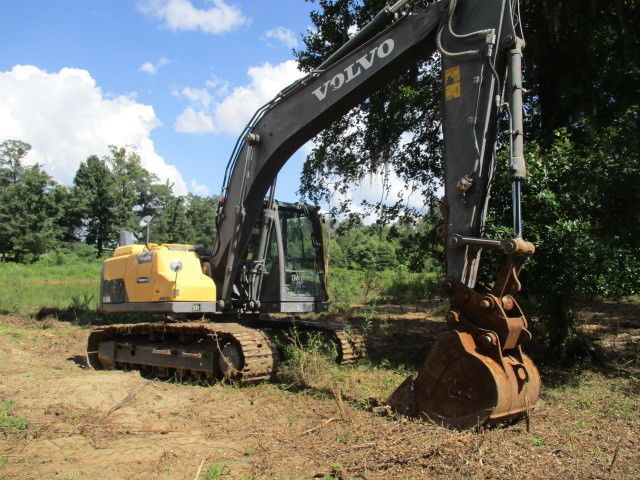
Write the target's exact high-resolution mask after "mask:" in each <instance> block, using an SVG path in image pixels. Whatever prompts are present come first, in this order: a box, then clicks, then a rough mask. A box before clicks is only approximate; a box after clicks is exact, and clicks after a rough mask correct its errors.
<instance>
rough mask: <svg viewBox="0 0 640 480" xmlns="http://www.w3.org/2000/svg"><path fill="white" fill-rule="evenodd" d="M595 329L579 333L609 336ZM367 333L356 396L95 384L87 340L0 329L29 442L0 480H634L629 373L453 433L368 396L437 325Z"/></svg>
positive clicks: (18, 327) (584, 379) (634, 404)
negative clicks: (386, 411)
mask: <svg viewBox="0 0 640 480" xmlns="http://www.w3.org/2000/svg"><path fill="white" fill-rule="evenodd" d="M597 313H598V312H596V314H597ZM609 314H611V312H608V313H607V312H604V313H603V315H605V316H607V315H609ZM637 314H638V312H637V310H636V309H635V307H633V308H631V307H629V308H627V309H624V308H622V307H620V309H618V310H616V315H618V317H619V318H620V320H619V321H618V323H617V325H618V326H617V327H616V328H618V331H617V333H616V335H620V334H621V333H629V331H631V330H634V329H635V328H636V326H638V318H637V316H636V315H637ZM589 318H590V319H591V320H590V321H592V323H589V321H586V322H583V324H585V325H602V322H601V321H598V322H597V323H596V320H598V318H596V319H595V320H594V319H593V317H589ZM589 318H588V319H587V320H589ZM436 320H437V321H436ZM600 320H602V319H600ZM359 321H360V322H361V323H362V322H373V324H374V325H373V328H372V329H371V333H370V343H371V347H372V348H371V352H372V360H371V361H370V363H367V364H366V365H361V366H357V367H340V369H339V370H340V374H341V375H343V376H344V377H345V378H348V379H349V382H350V383H349V384H350V385H351V386H350V387H348V388H347V387H344V389H343V387H341V385H340V384H336V385H334V386H333V389H331V391H330V392H327V391H326V389H322V388H319V387H318V388H316V387H314V385H313V382H310V384H309V385H307V386H305V387H304V388H296V389H293V388H291V387H290V386H289V385H287V384H286V383H284V382H283V381H280V383H278V382H275V383H268V384H261V385H256V386H251V387H243V388H238V387H234V386H230V385H214V386H210V387H202V386H196V385H186V384H178V383H171V382H163V381H156V380H148V379H145V378H142V377H140V375H138V374H137V373H136V372H121V371H93V370H90V369H87V368H86V365H85V363H84V358H83V355H84V349H85V342H86V338H87V334H88V329H81V328H79V327H74V326H70V325H69V324H68V323H63V322H58V321H56V320H54V319H51V318H49V319H45V320H34V319H30V318H23V317H15V316H0V326H1V327H2V328H1V329H0V402H2V401H9V400H10V401H13V402H14V403H15V405H16V407H15V411H14V414H15V415H19V416H24V417H26V418H27V419H28V421H29V424H28V427H27V428H26V429H25V430H22V431H20V432H10V431H4V432H3V431H2V430H1V429H0V478H7V479H67V480H72V479H75V480H80V479H114V480H115V479H149V478H154V479H189V480H196V479H198V478H200V479H202V478H205V474H206V472H207V470H208V468H209V467H210V466H211V465H213V464H215V463H216V462H218V464H224V466H225V474H224V475H223V476H222V477H220V478H225V479H226V478H228V479H244V480H248V479H254V480H257V479H282V480H289V479H291V480H293V479H296V480H297V479H311V478H324V479H342V480H347V479H356V478H360V479H367V480H377V479H380V480H382V479H385V480H388V479H400V480H401V479H412V478H413V479H416V480H417V479H447V480H451V479H463V478H464V479H504V478H509V479H514V480H516V479H629V480H631V479H634V480H637V479H639V478H640V421H639V419H638V410H639V408H640V401H639V399H638V394H639V393H640V381H639V380H638V375H637V373H636V370H633V369H632V368H631V367H629V365H628V361H627V360H624V362H623V363H622V364H621V365H622V366H619V367H617V368H615V369H612V370H611V371H605V372H601V371H597V369H594V368H590V367H591V366H590V365H589V364H588V360H587V363H586V364H582V365H578V366H573V367H571V368H570V369H568V370H562V371H558V370H548V369H547V370H545V369H543V379H544V381H545V383H546V384H547V388H545V390H544V393H543V395H542V397H541V399H540V401H539V403H538V406H537V408H536V410H535V411H534V412H533V413H532V415H531V422H530V426H529V430H527V425H525V423H524V422H522V423H518V424H516V425H511V426H506V427H501V428H493V429H489V430H484V431H482V432H453V431H448V430H444V429H442V428H439V427H437V426H435V425H431V424H427V423H422V422H416V421H409V420H402V419H395V418H392V417H389V416H385V417H381V416H378V415H375V414H374V413H372V412H371V411H369V410H367V408H366V403H367V402H366V396H367V395H370V396H372V397H376V398H377V399H378V400H382V399H384V396H386V395H387V394H388V392H389V390H390V389H392V388H393V385H387V384H386V383H388V381H389V380H388V379H389V378H393V379H394V380H393V381H395V378H399V379H401V378H402V377H401V376H400V375H398V374H394V373H393V372H394V369H395V370H397V369H401V368H402V365H404V366H406V367H408V368H409V369H412V368H415V365H417V363H416V362H419V361H420V359H422V358H424V356H425V355H426V352H427V349H428V344H429V342H430V339H432V338H433V336H434V335H435V332H437V331H438V330H439V328H441V321H440V320H439V319H436V318H435V317H434V316H430V315H428V314H420V313H412V314H407V315H393V314H389V315H383V316H379V317H376V318H373V319H372V318H361V319H360V320H359ZM624 322H627V323H626V324H624V325H626V327H625V326H624V325H623V326H621V325H622V324H623V323H624ZM605 323H606V322H605ZM589 328H590V327H589ZM589 328H586V330H585V331H587V332H588V331H589ZM607 328H608V327H607ZM611 328H613V327H611ZM625 328H626V329H627V330H626V331H622V330H624V329H625ZM591 330H594V329H593V328H591ZM595 330H597V328H596V329H595ZM595 330H594V331H593V332H591V333H592V334H594V335H595V334H596V333H597V332H595ZM594 332H595V333H594ZM607 333H608V334H611V335H613V333H612V332H611V331H609V330H607ZM636 333H637V332H635V331H633V332H631V333H629V335H630V338H632V340H631V344H634V342H635V344H636V346H637V339H635V340H633V338H636V337H633V335H636ZM614 337H615V335H614ZM616 338H617V337H616ZM625 338H626V337H625ZM609 340H610V339H609ZM604 341H605V343H604V344H605V345H606V341H608V340H607V338H605V339H604ZM618 345H619V344H618ZM625 345H627V344H625ZM632 346H633V345H632ZM625 348H626V347H625ZM625 358H628V357H625ZM625 362H627V363H625ZM389 375H391V377H390V376H389ZM394 375H395V376H394ZM372 379H373V380H372ZM385 382H386V383H385ZM363 385H372V387H369V389H368V390H367V389H365V388H364V387H363ZM376 385H377V386H376ZM358 388H360V390H358ZM2 459H4V461H1V460H2ZM3 463H4V465H3ZM198 472H199V473H198ZM212 478H215V477H212Z"/></svg>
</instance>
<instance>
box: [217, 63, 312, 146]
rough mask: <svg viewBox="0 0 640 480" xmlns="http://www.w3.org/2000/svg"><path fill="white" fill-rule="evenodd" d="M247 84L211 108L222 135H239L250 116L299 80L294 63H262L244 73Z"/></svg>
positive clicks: (234, 90) (300, 74) (299, 75)
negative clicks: (222, 132)
mask: <svg viewBox="0 0 640 480" xmlns="http://www.w3.org/2000/svg"><path fill="white" fill-rule="evenodd" d="M247 74H248V75H249V78H250V79H251V81H250V82H249V84H247V85H245V86H242V87H236V88H234V89H233V90H232V92H231V94H230V95H229V96H227V97H226V98H225V99H224V100H223V101H222V102H220V104H218V105H217V106H216V108H215V116H214V118H215V122H216V126H217V127H218V128H219V129H220V130H221V131H224V132H228V133H231V134H237V133H240V132H241V131H242V129H243V128H244V126H245V125H246V123H247V122H248V121H249V119H250V118H251V116H252V115H253V113H254V112H255V111H256V110H257V109H258V108H260V107H261V106H262V105H264V104H265V103H266V102H267V101H269V100H271V99H272V98H273V97H274V96H275V95H276V94H277V93H278V92H279V91H280V90H282V89H283V88H284V87H286V86H287V85H289V84H290V83H292V82H293V81H295V80H297V79H298V78H300V77H302V76H303V73H302V72H301V71H300V70H298V65H297V63H296V62H295V61H294V60H287V61H286V62H283V63H280V64H278V65H271V64H270V63H268V62H267V63H264V64H263V65H261V66H259V67H250V68H249V70H248V71H247Z"/></svg>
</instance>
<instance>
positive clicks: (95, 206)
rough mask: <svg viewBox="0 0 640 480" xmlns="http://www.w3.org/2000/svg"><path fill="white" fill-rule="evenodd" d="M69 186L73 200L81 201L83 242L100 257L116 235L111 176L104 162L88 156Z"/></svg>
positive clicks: (113, 191)
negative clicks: (71, 187) (72, 193)
mask: <svg viewBox="0 0 640 480" xmlns="http://www.w3.org/2000/svg"><path fill="white" fill-rule="evenodd" d="M73 184H74V195H75V197H76V198H79V199H81V201H82V203H81V207H80V208H81V211H82V213H83V215H82V216H83V224H84V229H85V235H84V237H85V242H86V243H88V244H89V245H94V246H95V247H96V248H97V249H98V255H101V254H102V252H103V251H104V249H105V247H107V246H110V245H112V244H113V243H114V241H115V239H116V237H117V235H118V226H119V225H118V223H117V218H116V215H115V214H114V212H115V210H116V204H117V202H116V190H115V188H114V185H115V180H114V178H113V174H112V173H111V170H109V167H108V166H107V163H106V161H105V160H104V159H100V158H98V157H97V156H96V155H91V156H90V157H89V158H87V160H86V161H84V162H82V163H81V164H80V166H79V167H78V170H77V171H76V175H75V177H74V178H73Z"/></svg>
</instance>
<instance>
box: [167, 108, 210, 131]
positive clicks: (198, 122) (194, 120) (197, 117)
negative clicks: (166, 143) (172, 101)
mask: <svg viewBox="0 0 640 480" xmlns="http://www.w3.org/2000/svg"><path fill="white" fill-rule="evenodd" d="M175 129H176V131H177V132H181V133H205V132H210V133H212V132H215V131H216V127H215V126H214V124H213V118H211V117H210V116H209V115H207V114H206V113H204V112H196V111H195V110H194V109H193V108H191V107H187V108H186V109H185V111H184V112H182V113H181V114H180V115H178V118H176V123H175Z"/></svg>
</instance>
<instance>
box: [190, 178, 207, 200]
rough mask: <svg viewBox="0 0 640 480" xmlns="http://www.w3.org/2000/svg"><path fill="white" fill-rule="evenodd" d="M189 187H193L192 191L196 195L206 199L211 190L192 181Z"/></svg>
mask: <svg viewBox="0 0 640 480" xmlns="http://www.w3.org/2000/svg"><path fill="white" fill-rule="evenodd" d="M189 186H190V187H191V191H192V192H193V193H195V194H196V195H200V196H203V197H206V196H207V195H209V188H208V187H206V186H205V185H200V184H199V183H198V182H196V181H195V180H191V181H190V182H189Z"/></svg>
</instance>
